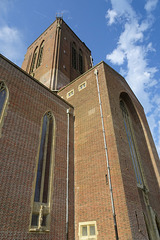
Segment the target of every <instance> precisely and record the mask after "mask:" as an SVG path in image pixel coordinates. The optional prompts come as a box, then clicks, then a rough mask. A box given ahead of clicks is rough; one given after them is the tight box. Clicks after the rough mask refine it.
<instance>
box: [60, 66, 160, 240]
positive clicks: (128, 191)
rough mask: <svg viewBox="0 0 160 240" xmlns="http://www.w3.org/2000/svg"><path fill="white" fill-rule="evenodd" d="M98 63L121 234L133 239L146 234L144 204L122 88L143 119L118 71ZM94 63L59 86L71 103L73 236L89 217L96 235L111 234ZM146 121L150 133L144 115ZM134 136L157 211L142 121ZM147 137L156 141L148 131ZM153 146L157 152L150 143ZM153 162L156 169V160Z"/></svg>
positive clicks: (62, 94)
mask: <svg viewBox="0 0 160 240" xmlns="http://www.w3.org/2000/svg"><path fill="white" fill-rule="evenodd" d="M96 68H97V69H98V71H99V73H98V78H99V85H100V92H101V101H102V110H103V116H104V125H105V134H106V141H107V147H108V157H109V163H110V171H111V181H112V187H113V198H114V204H115V211H116V218H117V226H118V234H119V239H135V240H137V239H144V237H145V238H146V239H148V237H147V231H146V226H145V222H144V217H143V211H144V206H143V203H142V202H141V199H140V195H139V193H138V188H137V185H136V179H135V174H134V170H133V165H132V161H131V159H130V152H129V147H128V142H127V139H126V132H125V129H124V123H123V118H122V112H121V109H120V105H119V101H120V94H121V92H127V93H128V95H129V96H130V98H131V99H132V101H133V104H134V105H135V106H136V109H138V114H139V115H140V116H141V118H142V119H144V118H145V116H144V112H143V108H142V107H141V105H140V104H139V102H138V100H137V99H136V97H135V96H134V94H133V92H132V91H131V89H130V88H129V86H128V84H127V83H126V82H125V80H124V79H123V78H122V77H121V76H120V75H119V74H118V73H116V72H115V71H114V70H113V69H111V68H110V67H109V66H107V65H106V64H104V63H100V64H99V65H97V66H96ZM94 69H95V68H93V70H90V71H88V72H87V73H86V74H84V75H82V76H81V77H79V78H77V79H76V80H75V81H74V82H72V83H71V84H70V85H68V86H66V87H65V88H64V89H62V90H61V91H60V92H59V95H60V96H62V97H63V98H64V99H65V100H67V101H68V102H69V103H71V104H72V105H73V106H74V109H75V111H74V113H75V127H74V131H75V237H76V238H75V239H77V240H78V224H79V222H87V221H96V222H97V229H98V239H106V238H107V239H115V236H114V235H115V232H114V225H113V216H112V208H111V200H110V191H109V185H108V183H107V184H106V179H105V175H106V174H107V166H106V158H105V150H104V142H103V133H102V125H101V118H100V110H99V103H98V93H97V86H96V77H95V75H94ZM84 81H86V83H87V87H86V88H84V89H83V90H81V91H80V92H79V91H78V86H79V84H81V83H83V82H84ZM72 89H74V95H73V96H72V97H70V98H68V99H67V97H66V95H67V92H69V91H70V90H72ZM135 124H136V122H134V125H135ZM144 124H145V127H146V131H147V133H148V132H149V129H148V126H147V124H146V120H145V121H144ZM134 127H135V126H134ZM138 127H140V125H138ZM136 138H137V144H138V145H139V146H140V148H139V151H140V152H141V158H143V167H144V174H145V177H146V181H147V183H148V187H149V191H150V194H149V198H150V204H151V206H152V208H154V209H155V210H156V212H157V214H159V215H160V212H159V203H158V200H159V190H158V184H157V179H156V177H155V172H154V170H153V163H152V161H151V158H150V155H149V152H148V146H147V145H146V140H145V138H144V134H143V132H142V127H140V130H139V131H138V132H137V133H136ZM149 140H150V144H151V145H152V146H154V143H153V140H152V139H151V137H150V135H149ZM142 145H143V146H142ZM153 152H156V150H155V149H154V148H153ZM156 157H157V155H155V158H154V162H155V163H156V164H157V165H158V164H159V163H158V159H157V158H156ZM157 168H158V169H159V170H160V166H157ZM151 178H152V182H151ZM135 211H136V212H135ZM136 214H137V217H136ZM137 219H138V220H137ZM137 221H138V222H137ZM139 230H140V231H139Z"/></svg>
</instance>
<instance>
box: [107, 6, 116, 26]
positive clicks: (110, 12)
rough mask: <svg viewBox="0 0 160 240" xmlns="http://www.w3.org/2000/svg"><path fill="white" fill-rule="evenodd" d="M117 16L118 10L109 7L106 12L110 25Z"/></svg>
mask: <svg viewBox="0 0 160 240" xmlns="http://www.w3.org/2000/svg"><path fill="white" fill-rule="evenodd" d="M116 16H117V13H116V11H114V10H110V9H108V11H107V14H106V19H108V25H112V24H113V23H114V22H115V19H116Z"/></svg>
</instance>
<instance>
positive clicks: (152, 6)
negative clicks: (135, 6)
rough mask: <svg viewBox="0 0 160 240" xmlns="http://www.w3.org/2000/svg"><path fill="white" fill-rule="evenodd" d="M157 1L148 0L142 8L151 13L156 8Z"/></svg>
mask: <svg viewBox="0 0 160 240" xmlns="http://www.w3.org/2000/svg"><path fill="white" fill-rule="evenodd" d="M157 3H158V0H148V1H147V3H146V4H145V6H144V8H145V10H146V11H147V12H151V11H153V10H154V9H155V8H156V6H157Z"/></svg>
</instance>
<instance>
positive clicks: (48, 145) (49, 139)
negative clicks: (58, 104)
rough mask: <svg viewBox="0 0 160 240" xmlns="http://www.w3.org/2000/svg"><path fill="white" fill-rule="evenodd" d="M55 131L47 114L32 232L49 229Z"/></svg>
mask: <svg viewBox="0 0 160 240" xmlns="http://www.w3.org/2000/svg"><path fill="white" fill-rule="evenodd" d="M54 129H55V121H54V118H53V115H52V113H51V112H47V113H46V114H45V115H44V117H43V121H42V131H41V139H40V147H39V154H38V167H37V176H36V185H35V193H34V203H33V210H32V220H31V231H38V230H39V231H46V230H48V229H49V213H50V194H51V189H50V184H51V180H52V171H53V140H54Z"/></svg>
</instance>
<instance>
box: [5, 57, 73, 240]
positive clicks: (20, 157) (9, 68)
mask: <svg viewBox="0 0 160 240" xmlns="http://www.w3.org/2000/svg"><path fill="white" fill-rule="evenodd" d="M0 72H1V75H0V81H4V82H5V84H6V86H7V88H8V90H9V104H8V108H7V111H6V116H5V119H4V124H3V127H2V135H1V138H0V146H1V148H0V162H1V170H0V171H1V174H0V185H1V187H0V191H1V194H0V196H1V198H0V215H1V216H0V219H1V227H0V239H3V240H13V239H16V240H18V239H23V240H24V239H33V240H34V239H38V240H46V239H50V240H51V239H57V240H59V239H66V176H67V175H66V174H67V172H66V166H67V160H66V159H67V113H66V111H67V109H68V108H70V109H71V112H73V107H72V106H71V105H69V104H67V103H66V102H65V101H64V100H61V99H60V98H59V97H57V96H56V95H55V94H54V93H52V92H51V91H49V90H48V89H47V88H45V87H44V86H42V84H40V83H39V82H38V81H36V80H34V79H32V78H31V77H30V76H29V75H27V74H26V73H24V72H23V71H22V70H20V69H19V68H17V67H15V65H13V64H12V63H11V62H9V61H7V60H6V59H4V58H3V57H1V58H0ZM48 110H49V111H52V113H53V115H54V117H55V122H56V134H55V153H54V154H55V156H54V179H53V182H52V200H51V224H50V232H49V233H31V232H29V224H30V218H31V207H32V201H31V199H32V197H33V191H34V178H35V174H36V172H35V168H36V164H37V160H36V159H37V151H38V146H39V138H40V128H41V119H42V117H43V115H44V114H45V112H46V111H48ZM73 140H74V139H73V115H72V114H70V164H69V166H70V170H69V179H70V181H69V199H70V201H69V239H74V225H73V224H74V200H73V199H74V195H73V187H74V172H73V170H74V162H73V143H74V142H73Z"/></svg>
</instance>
